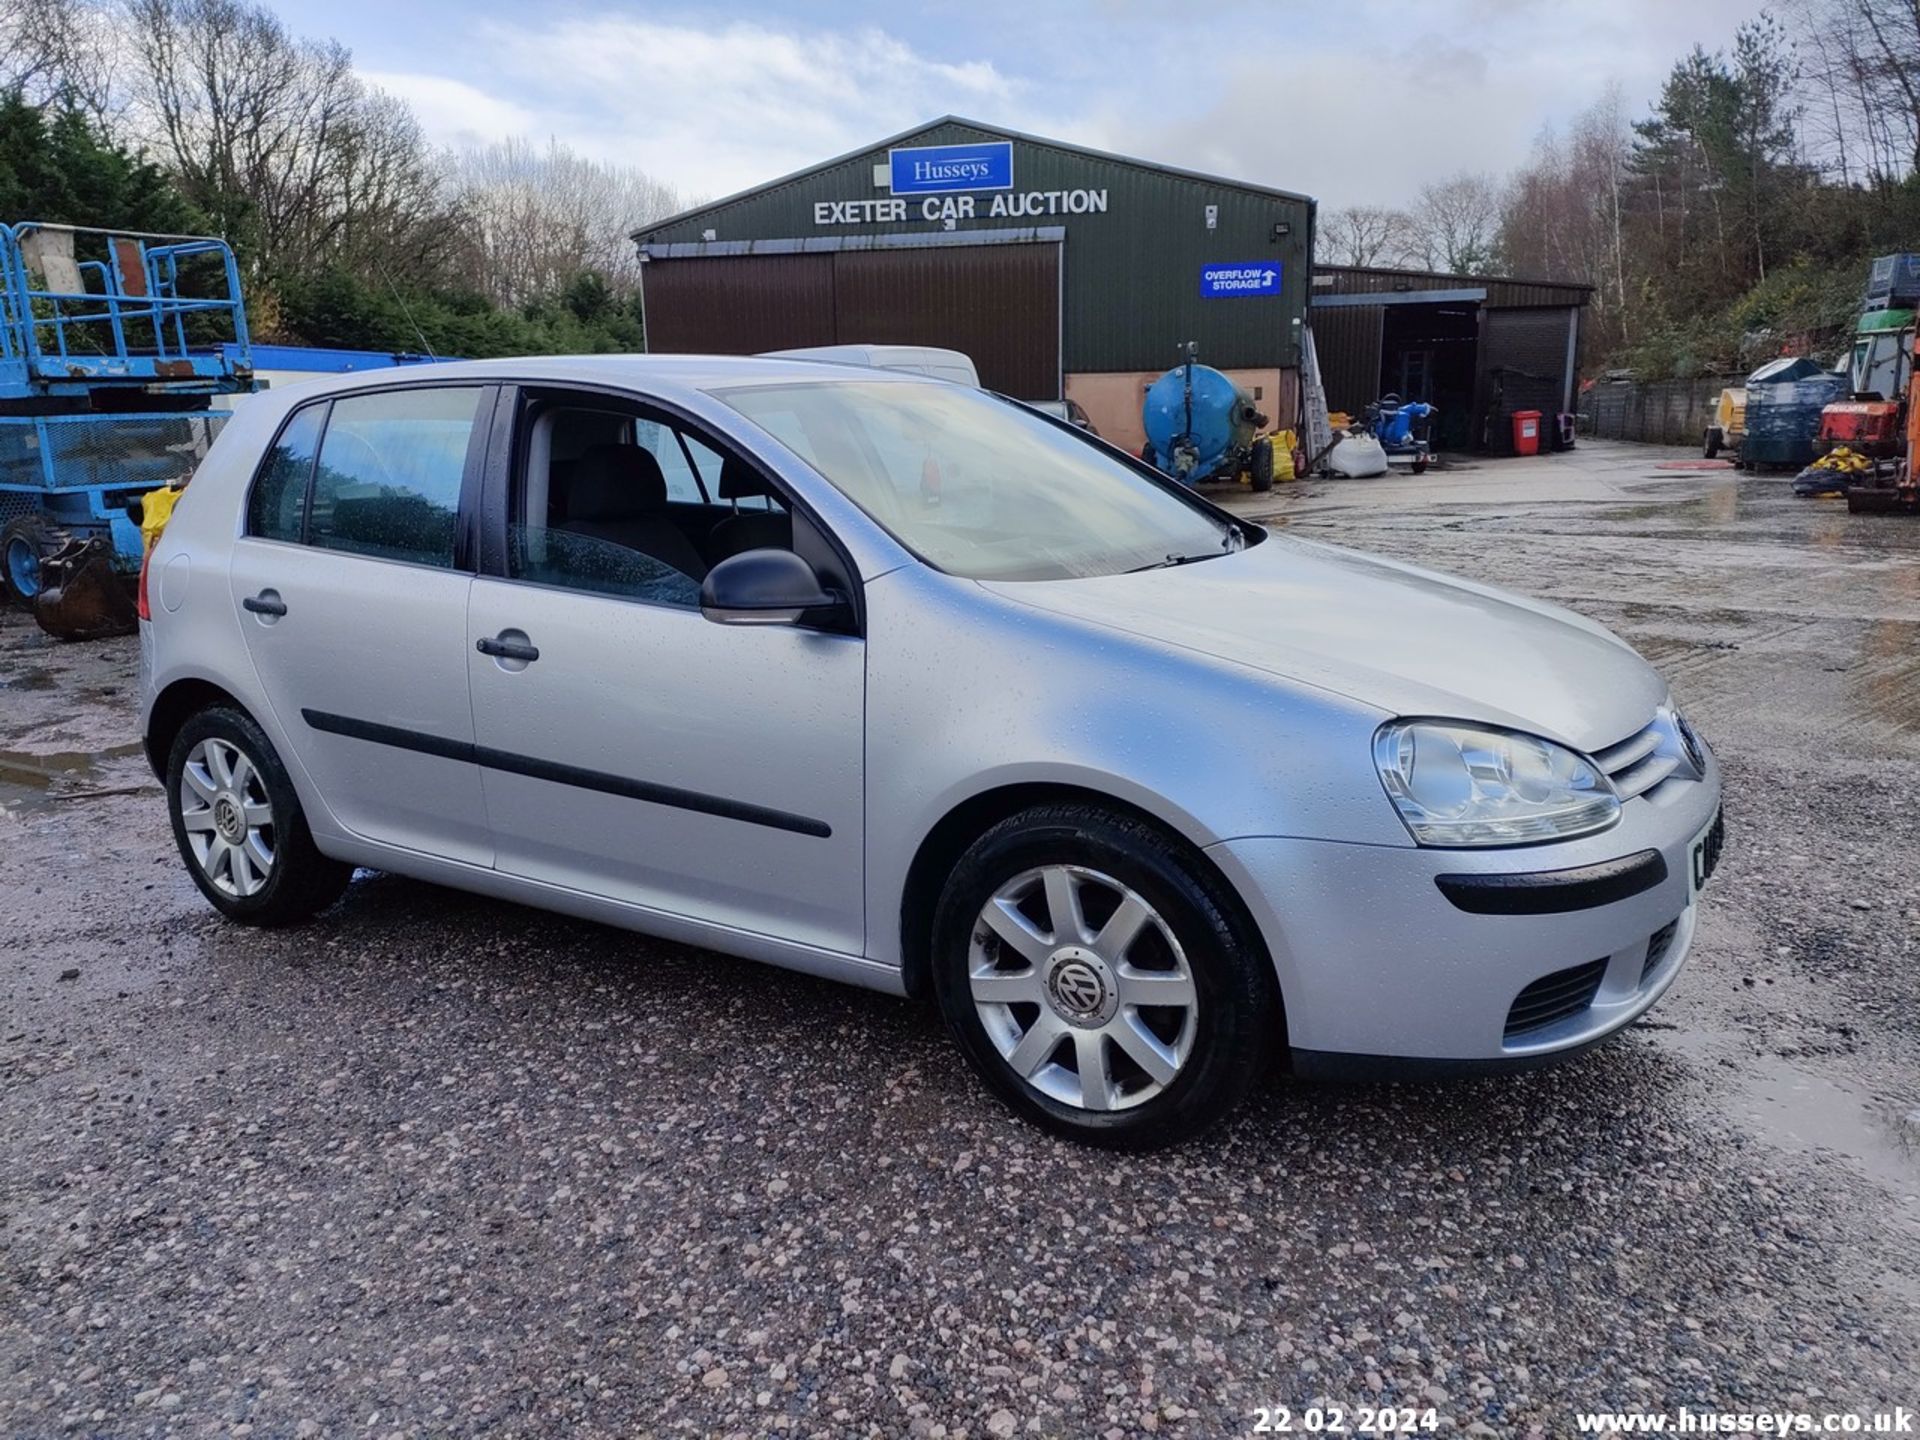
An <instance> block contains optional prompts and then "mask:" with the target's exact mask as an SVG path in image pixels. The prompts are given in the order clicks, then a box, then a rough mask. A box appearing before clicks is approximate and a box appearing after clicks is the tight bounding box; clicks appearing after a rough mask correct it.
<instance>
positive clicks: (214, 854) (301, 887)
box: [167, 706, 353, 925]
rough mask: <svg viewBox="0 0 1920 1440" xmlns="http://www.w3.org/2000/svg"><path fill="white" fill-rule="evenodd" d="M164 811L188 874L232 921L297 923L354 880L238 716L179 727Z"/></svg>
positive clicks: (231, 713) (281, 769)
mask: <svg viewBox="0 0 1920 1440" xmlns="http://www.w3.org/2000/svg"><path fill="white" fill-rule="evenodd" d="M167 809H168V812H169V814H170V815H171V816H172V819H173V838H174V841H175V843H176V844H177V845H178V846H179V847H180V855H181V858H182V859H184V860H185V861H186V862H187V872H188V873H189V874H190V875H192V876H193V881H194V884H196V885H198V886H199V887H200V893H201V894H203V895H205V896H206V897H207V899H208V900H209V901H211V902H212V904H213V907H214V908H215V909H216V910H218V911H220V913H221V914H223V915H225V916H227V917H228V918H229V919H233V920H239V921H242V922H244V923H246V924H249V925H288V924H292V923H293V922H295V921H298V920H304V919H306V918H307V917H308V916H309V915H312V914H314V913H315V912H316V911H319V910H323V909H325V908H326V907H327V906H328V905H331V904H332V903H333V902H334V901H335V900H337V899H339V898H340V892H341V891H342V890H344V889H346V886H347V881H348V880H349V879H350V878H351V877H352V874H353V869H352V867H351V866H348V865H344V864H342V863H340V862H339V861H337V860H330V859H328V858H327V857H326V856H325V855H322V854H321V853H320V851H319V850H318V848H316V847H315V845H314V843H313V834H312V832H311V831H310V830H309V829H308V828H307V821H306V816H305V814H304V813H303V812H302V811H301V809H300V800H299V797H298V796H297V795H296V794H295V793H294V789H293V782H292V781H291V780H290V779H289V778H288V777H287V772H286V767H285V766H283V765H282V764H281V763H280V757H279V756H278V755H276V754H275V753H274V749H273V746H272V745H271V744H269V743H268V741H267V737H266V735H265V734H263V733H262V732H261V730H260V727H259V726H258V725H256V724H254V722H253V721H252V719H251V718H249V717H248V716H246V715H244V714H242V713H241V712H240V711H238V710H234V709H230V708H228V707H226V706H218V707H215V708H213V709H209V710H202V711H201V712H200V713H199V714H197V715H195V716H194V717H193V718H192V719H190V720H188V721H187V723H186V724H185V725H184V726H182V727H181V729H180V733H179V734H178V735H177V736H176V737H175V738H174V742H173V748H172V750H171V751H170V752H169V755H168V759H167Z"/></svg>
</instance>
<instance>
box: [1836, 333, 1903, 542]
mask: <svg viewBox="0 0 1920 1440" xmlns="http://www.w3.org/2000/svg"><path fill="white" fill-rule="evenodd" d="M1905 339H1906V342H1907V344H1908V346H1909V350H1908V355H1907V365H1906V367H1905V370H1906V377H1905V378H1906V387H1905V390H1904V392H1903V393H1902V394H1901V395H1900V396H1899V398H1898V399H1897V400H1894V401H1892V402H1890V403H1889V405H1888V408H1890V409H1892V410H1893V411H1894V413H1893V414H1892V415H1889V416H1887V417H1885V419H1883V420H1880V421H1879V422H1878V423H1880V424H1881V425H1885V426H1887V430H1888V431H1890V438H1892V439H1893V441H1894V446H1895V447H1897V448H1894V449H1892V451H1891V453H1890V455H1889V456H1888V458H1889V460H1890V461H1891V463H1890V464H1888V463H1885V462H1881V463H1876V464H1875V466H1874V467H1873V470H1872V472H1871V473H1870V474H1868V475H1865V476H1862V477H1861V479H1860V483H1858V484H1854V485H1849V486H1848V487H1847V509H1848V510H1849V511H1851V512H1853V513H1854V514H1856V515H1858V514H1888V513H1895V514H1905V515H1912V514H1917V513H1920V336H1917V335H1916V333H1915V332H1914V331H1913V330H1911V329H1910V330H1908V331H1907V333H1906V336H1905ZM1889 421H1890V422H1891V424H1890V425H1888V422H1889Z"/></svg>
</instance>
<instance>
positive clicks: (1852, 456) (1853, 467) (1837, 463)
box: [1807, 445, 1873, 475]
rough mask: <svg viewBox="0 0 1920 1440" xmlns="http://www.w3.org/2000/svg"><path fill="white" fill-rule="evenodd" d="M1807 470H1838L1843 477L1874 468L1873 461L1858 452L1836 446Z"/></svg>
mask: <svg viewBox="0 0 1920 1440" xmlns="http://www.w3.org/2000/svg"><path fill="white" fill-rule="evenodd" d="M1807 468H1808V469H1809V470H1837V471H1839V472H1840V473H1841V474H1842V475H1859V474H1862V473H1864V472H1866V471H1868V470H1871V469H1872V468H1873V461H1872V460H1870V459H1868V458H1867V457H1866V456H1865V455H1862V454H1861V453H1860V452H1859V451H1857V450H1851V449H1849V448H1848V447H1847V446H1845V445H1836V446H1834V447H1833V449H1831V450H1829V451H1828V452H1827V453H1826V454H1824V455H1822V456H1821V457H1820V458H1819V459H1818V460H1816V461H1814V462H1813V464H1811V465H1809V466H1808V467H1807Z"/></svg>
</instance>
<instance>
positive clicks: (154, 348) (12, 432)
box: [0, 221, 254, 607]
mask: <svg viewBox="0 0 1920 1440" xmlns="http://www.w3.org/2000/svg"><path fill="white" fill-rule="evenodd" d="M253 388H254V379H253V361H252V352H251V348H250V344H249V341H248V338H247V317H246V307H245V304H244V303H243V301H242V299H241V293H240V271H239V267H238V265H237V264H236V263H235V261H234V257H233V251H232V250H231V249H230V248H229V247H228V246H227V244H226V242H225V241H222V240H218V239H213V238H211V237H207V236H194V235H148V234H141V233H138V232H134V231H114V230H100V229H89V228H85V227H80V226H71V225H47V224H41V223H39V222H36V221H26V222H22V223H20V224H15V225H0V592H4V593H5V594H6V595H7V596H8V597H9V598H11V599H13V600H14V601H16V602H20V603H24V604H26V605H28V606H29V607H30V606H31V605H32V602H33V598H34V596H35V595H36V594H37V593H38V591H39V588H40V562H41V560H42V559H43V558H44V557H46V556H47V555H49V554H51V553H52V552H53V550H55V549H56V548H58V547H59V546H60V545H62V544H64V543H66V542H67V541H68V540H70V539H75V538H79V539H86V538H89V537H91V536H95V535H100V536H106V537H108V538H109V539H110V541H111V545H112V550H113V559H114V563H115V567H116V568H117V569H119V570H121V571H123V572H125V573H129V574H130V573H132V572H133V571H135V570H137V569H138V568H139V564H140V532H139V528H138V526H137V525H136V524H135V523H134V522H133V521H132V520H131V519H130V518H129V517H128V515H127V505H128V503H129V502H130V501H132V500H134V499H136V498H138V497H139V496H141V495H143V494H145V493H146V492H148V491H150V490H154V489H157V488H159V487H160V486H162V485H165V484H167V483H169V482H170V481H175V480H180V479H183V478H185V477H186V476H187V475H190V474H191V473H192V471H193V468H194V466H195V465H197V464H198V463H199V461H200V459H201V458H202V457H204V456H205V454H206V452H207V447H208V446H209V445H210V444H211V443H212V441H213V437H214V434H215V433H216V432H217V430H218V428H219V426H220V425H221V424H222V423H224V421H225V419H226V412H225V411H222V410H214V409H212V408H211V407H212V404H213V400H214V397H215V396H219V395H234V394H244V393H246V392H248V391H251V390H252V389H253Z"/></svg>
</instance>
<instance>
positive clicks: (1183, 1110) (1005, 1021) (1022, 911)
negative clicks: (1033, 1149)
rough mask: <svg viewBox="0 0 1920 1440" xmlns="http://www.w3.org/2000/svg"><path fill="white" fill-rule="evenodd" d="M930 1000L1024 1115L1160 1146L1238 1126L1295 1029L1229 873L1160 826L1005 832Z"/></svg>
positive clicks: (1089, 1135)
mask: <svg viewBox="0 0 1920 1440" xmlns="http://www.w3.org/2000/svg"><path fill="white" fill-rule="evenodd" d="M933 946H934V948H933V974H932V979H933V988H934V992H935V995H936V997H937V999H938V1001H939V1004H940V1008H941V1011H942V1013H943V1014H944V1015H945V1017H946V1020H947V1024H948V1026H949V1028H950V1029H951V1030H952V1031H953V1034H954V1037H955V1039H956V1040H957V1042H958V1043H959V1046H960V1049H961V1051H962V1052H963V1053H964V1054H965V1055H966V1057H967V1059H968V1061H969V1062H970V1063H971V1064H972V1065H973V1067H974V1069H975V1070H976V1071H978V1072H979V1074H980V1075H981V1077H982V1078H983V1079H985V1080H986V1082H987V1083H988V1085H989V1086H991V1087H992V1088H993V1089H994V1091H995V1092H997V1093H998V1094H999V1095H1000V1096H1001V1097H1002V1098H1003V1099H1005V1100H1006V1101H1007V1102H1008V1103H1009V1104H1010V1105H1012V1106H1013V1108H1014V1109H1016V1110H1018V1111H1019V1112H1021V1113H1022V1114H1024V1115H1026V1116H1027V1117H1029V1118H1030V1119H1033V1120H1035V1121H1037V1122H1038V1123H1040V1124H1041V1125H1043V1126H1045V1127H1046V1128H1048V1129H1050V1130H1053V1131H1055V1132H1056V1133H1058V1134H1062V1135H1066V1136H1069V1137H1071V1138H1073V1139H1077V1140H1084V1141H1089V1142H1091V1143H1094V1144H1099V1145H1107V1146H1113V1147H1116V1148H1123V1149H1148V1148H1152V1147H1155V1146H1159V1145H1165V1144H1170V1143H1173V1142H1176V1141H1179V1140H1183V1139H1185V1138H1187V1137H1188V1136H1190V1135H1193V1134H1195V1133H1197V1132H1198V1131H1200V1130H1201V1129H1203V1128H1204V1127H1206V1126H1207V1125H1209V1124H1211V1123H1212V1122H1213V1121H1215V1120H1217V1119H1219V1118H1220V1117H1221V1116H1222V1115H1224V1114H1226V1113H1227V1112H1228V1111H1229V1110H1230V1109H1232V1108H1233V1106H1234V1105H1235V1104H1236V1103H1237V1102H1238V1101H1239V1099H1240V1098H1241V1097H1242V1096H1243V1095H1244V1094H1245V1093H1246V1091H1247V1088H1248V1087H1249V1086H1250V1085H1251V1084H1252V1082H1253V1081H1254V1079H1255V1078H1256V1077H1257V1076H1258V1075H1260V1074H1261V1073H1262V1072H1263V1070H1264V1069H1265V1067H1266V1063H1267V1060H1268V1057H1269V1056H1270V1055H1271V1054H1272V1050H1273V1045H1274V1043H1275V1042H1276V1041H1277V1040H1278V1038H1279V1034H1280V1029H1281V1022H1280V1017H1279V1013H1278V1008H1279V1007H1278V1005H1277V1003H1276V999H1275V994H1274V983H1273V979H1272V972H1271V969H1270V968H1269V965H1268V961H1267V958H1266V955H1265V953H1264V950H1263V949H1262V947H1261V946H1260V944H1259V942H1258V940H1257V938H1256V937H1255V936H1254V935H1252V934H1251V933H1249V927H1248V925H1247V923H1246V922H1245V920H1244V919H1243V918H1241V917H1240V916H1239V914H1238V911H1237V908H1236V907H1235V906H1234V905H1233V904H1232V903H1231V901H1230V898H1229V897H1228V896H1227V895H1226V894H1224V893H1223V886H1222V883H1221V882H1220V881H1219V879H1218V877H1217V876H1213V875H1211V874H1210V873H1209V872H1207V871H1206V870H1205V869H1204V866H1203V864H1202V863H1201V862H1199V860H1198V858H1197V857H1195V856H1193V855H1191V854H1190V853H1189V852H1187V851H1186V850H1185V848H1184V847H1182V846H1180V845H1179V844H1177V843H1176V842H1174V841H1173V840H1171V839H1170V838H1169V837H1167V836H1165V835H1164V834H1162V833H1161V832H1160V831H1159V830H1157V829H1155V828H1154V827H1153V826H1151V825H1149V824H1146V823H1144V822H1142V821H1139V820H1136V819H1132V818H1130V817H1126V816H1121V815H1117V814H1110V813H1108V812H1105V811H1102V810H1099V809H1096V808H1091V807H1084V806H1077V805H1060V806H1046V807H1041V808H1037V809H1034V810H1029V811H1027V812H1024V813H1022V814H1019V815H1015V816H1013V817H1011V818H1009V819H1007V820H1004V821H1002V822H1001V823H1000V824H998V825H996V826H994V827H993V829H991V830H989V831H988V832H987V833H986V834H985V835H983V836H982V837H981V838H980V839H979V840H978V841H976V842H975V843H974V845H973V846H972V847H971V848H970V849H968V851H967V852H966V854H965V855H963V856H962V857H961V859H960V862H959V864H958V865H957V866H956V867H955V868H954V872H953V875H952V877H951V878H950V879H949V881H948V883H947V887H946V890H945V893H944V894H943V895H942V897H941V900H940V904H939V907H938V910H937V912H936V915H935V919H934V934H933Z"/></svg>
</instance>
